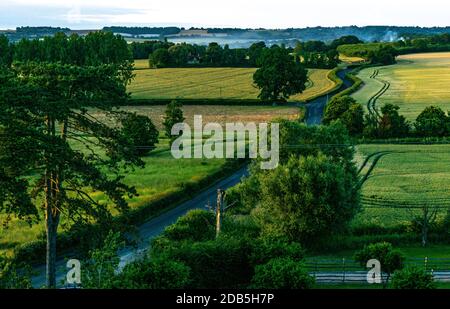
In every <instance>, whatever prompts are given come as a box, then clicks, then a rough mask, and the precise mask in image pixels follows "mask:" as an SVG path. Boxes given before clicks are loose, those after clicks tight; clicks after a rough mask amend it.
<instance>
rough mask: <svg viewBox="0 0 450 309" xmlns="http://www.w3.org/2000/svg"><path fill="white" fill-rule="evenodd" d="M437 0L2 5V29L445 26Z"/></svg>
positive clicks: (52, 0) (43, 0)
mask: <svg viewBox="0 0 450 309" xmlns="http://www.w3.org/2000/svg"><path fill="white" fill-rule="evenodd" d="M449 11H450V3H449V2H448V1H440V0H427V2H424V1H423V0H410V1H408V3H407V4H406V3H404V2H403V1H392V0H378V1H376V2H373V1H370V2H369V1H367V0H341V1H335V0H322V1H299V0H277V1H273V0H246V1H243V0H227V1H219V0H190V1H185V0H150V1H148V0H128V1H123V0H95V1H92V0H72V1H61V0H36V1H32V0H1V2H0V28H1V27H3V26H4V25H7V24H9V25H11V24H15V25H43V24H49V25H65V26H69V27H70V26H75V27H77V28H80V27H88V26H93V25H97V26H99V27H101V26H104V25H111V24H121V25H158V24H159V25H167V24H172V25H181V26H184V25H197V26H228V27H253V28H257V27H265V28H287V27H305V26H318V25H321V26H343V25H418V26H433V25H441V26H443V25H448V23H449V19H448V12H449Z"/></svg>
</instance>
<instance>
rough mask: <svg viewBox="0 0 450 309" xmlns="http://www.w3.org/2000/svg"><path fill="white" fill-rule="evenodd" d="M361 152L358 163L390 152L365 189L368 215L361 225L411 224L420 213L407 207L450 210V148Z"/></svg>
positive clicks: (366, 148)
mask: <svg viewBox="0 0 450 309" xmlns="http://www.w3.org/2000/svg"><path fill="white" fill-rule="evenodd" d="M357 150H358V153H357V154H358V157H357V160H358V163H361V162H363V160H364V158H365V157H366V156H368V155H370V154H373V153H375V152H382V151H383V152H384V151H385V152H388V153H387V154H386V155H384V156H383V157H382V158H381V159H380V160H379V162H378V164H377V165H376V167H375V169H374V170H373V172H372V174H371V176H370V177H369V179H368V180H367V182H366V183H365V184H364V186H363V190H362V195H363V198H362V201H363V209H364V211H363V212H362V213H361V214H360V215H359V216H358V219H357V220H358V221H362V222H365V223H373V224H377V225H381V226H390V225H397V224H399V223H402V222H409V221H411V219H412V217H413V216H415V215H417V214H418V213H419V212H418V210H417V209H414V210H411V209H407V207H410V206H414V207H418V206H421V205H423V203H429V205H433V206H434V205H436V206H438V207H448V209H450V191H449V190H448V188H450V145H360V146H358V147H357ZM368 166H370V165H368ZM443 213H445V211H441V214H443Z"/></svg>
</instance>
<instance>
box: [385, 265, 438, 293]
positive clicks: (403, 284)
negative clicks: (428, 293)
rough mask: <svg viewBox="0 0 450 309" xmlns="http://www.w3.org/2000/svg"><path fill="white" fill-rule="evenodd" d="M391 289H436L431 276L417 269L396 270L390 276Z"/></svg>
mask: <svg viewBox="0 0 450 309" xmlns="http://www.w3.org/2000/svg"><path fill="white" fill-rule="evenodd" d="M391 287H392V288H393V289H403V290H431V289H435V288H436V284H435V283H434V282H433V275H432V274H430V273H428V272H426V271H425V270H424V269H421V268H418V267H406V268H404V269H402V270H397V271H396V272H395V273H394V275H393V276H392V281H391Z"/></svg>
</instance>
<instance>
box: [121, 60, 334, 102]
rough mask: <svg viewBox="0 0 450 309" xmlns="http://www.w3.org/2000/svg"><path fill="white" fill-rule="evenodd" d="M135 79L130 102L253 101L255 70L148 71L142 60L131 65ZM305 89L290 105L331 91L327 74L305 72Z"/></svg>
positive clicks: (326, 71) (257, 91) (255, 93)
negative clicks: (173, 100) (180, 99)
mask: <svg viewBox="0 0 450 309" xmlns="http://www.w3.org/2000/svg"><path fill="white" fill-rule="evenodd" d="M135 68H136V70H135V74H136V77H135V79H134V80H133V81H132V83H131V85H130V86H129V88H128V90H129V91H130V92H131V93H132V98H134V99H176V98H183V99H221V98H222V99H256V98H257V97H258V94H259V90H258V89H257V88H256V87H255V86H254V85H253V74H254V73H255V71H256V69H255V68H167V69H148V64H147V61H146V60H139V61H136V62H135ZM308 71H309V73H308V76H309V80H308V82H307V85H306V86H307V89H306V90H305V91H304V92H303V93H301V94H298V95H295V96H292V97H291V98H290V101H307V100H309V99H310V98H313V97H316V96H318V95H321V94H325V93H327V92H328V91H330V90H332V89H333V88H334V86H335V83H334V82H333V81H331V80H330V79H329V78H328V74H329V72H330V70H316V69H312V70H308Z"/></svg>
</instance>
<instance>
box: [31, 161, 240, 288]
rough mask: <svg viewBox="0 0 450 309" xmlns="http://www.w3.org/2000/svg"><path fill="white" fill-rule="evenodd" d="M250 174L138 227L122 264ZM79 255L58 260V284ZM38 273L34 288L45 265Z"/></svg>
mask: <svg viewBox="0 0 450 309" xmlns="http://www.w3.org/2000/svg"><path fill="white" fill-rule="evenodd" d="M247 174H248V171H247V167H243V168H241V169H240V170H238V171H237V172H235V173H234V174H232V175H231V176H229V177H227V178H225V179H223V180H221V181H219V182H217V183H216V184H213V185H212V186H211V187H209V188H208V189H206V190H205V191H203V192H201V193H200V194H199V195H197V196H196V197H195V198H193V199H191V200H189V201H186V202H184V203H182V204H180V205H178V206H177V207H175V208H173V209H171V210H169V211H167V212H165V213H163V214H162V215H160V216H158V217H156V218H154V219H151V220H149V221H148V222H145V223H144V224H142V225H140V226H139V227H138V233H139V240H138V244H137V246H136V247H134V248H130V247H127V248H125V249H123V250H122V251H120V252H119V257H120V265H119V267H123V266H125V265H126V264H128V263H130V262H132V261H133V260H135V259H136V258H138V257H139V256H142V254H144V253H145V252H146V250H147V249H148V248H149V246H150V241H151V240H152V239H153V238H155V237H156V236H158V235H159V234H161V233H162V232H163V231H164V229H165V228H166V227H167V226H169V225H171V224H173V223H175V222H176V221H177V219H178V218H180V217H181V216H183V215H185V214H186V213H187V212H188V211H190V210H193V209H206V206H207V205H208V204H209V205H215V203H216V200H217V190H218V189H222V190H226V189H228V188H231V187H234V186H235V185H237V184H238V183H239V182H240V181H241V179H242V177H244V176H246V175H247ZM76 258H77V256H63V257H60V258H59V259H58V262H57V269H58V272H57V283H58V286H59V287H61V286H63V281H64V280H65V276H66V271H67V270H66V269H65V264H66V260H68V259H76ZM33 270H34V271H35V272H36V273H37V275H36V276H34V277H33V279H32V283H33V287H34V288H40V287H43V286H44V285H45V265H40V266H38V267H35V268H34V269H33Z"/></svg>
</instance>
